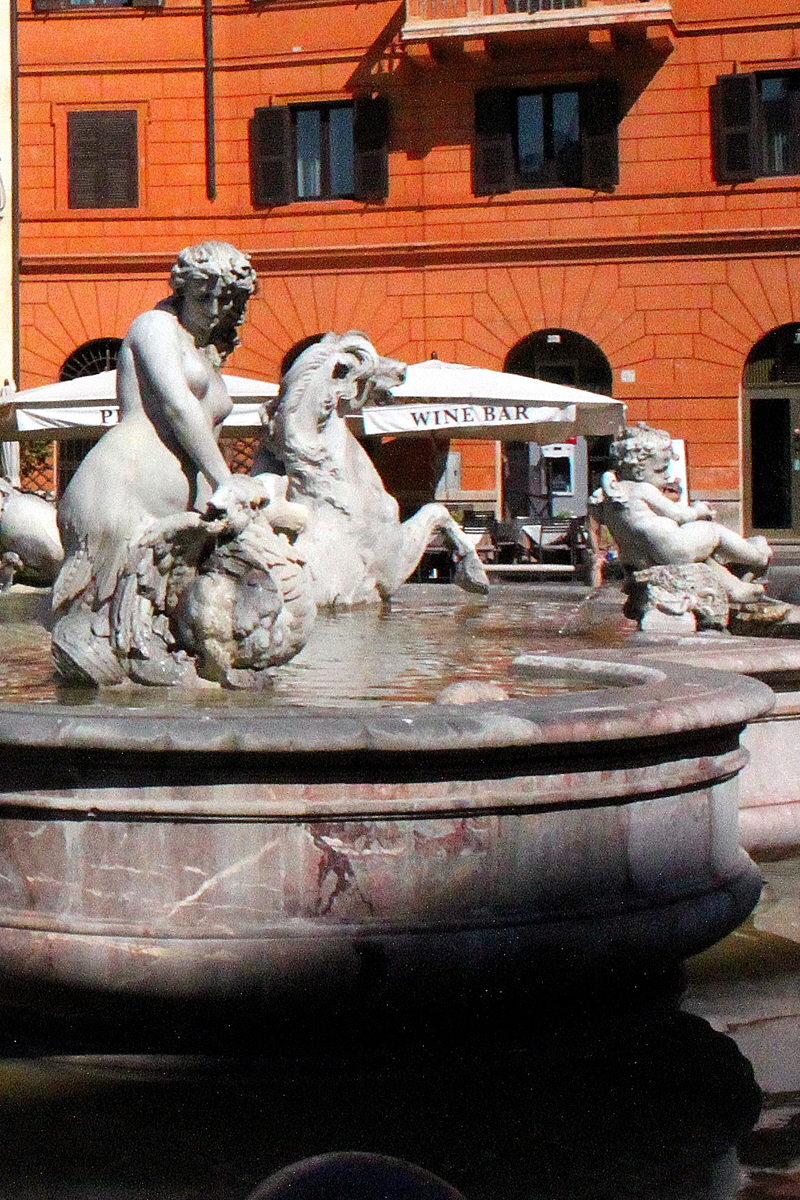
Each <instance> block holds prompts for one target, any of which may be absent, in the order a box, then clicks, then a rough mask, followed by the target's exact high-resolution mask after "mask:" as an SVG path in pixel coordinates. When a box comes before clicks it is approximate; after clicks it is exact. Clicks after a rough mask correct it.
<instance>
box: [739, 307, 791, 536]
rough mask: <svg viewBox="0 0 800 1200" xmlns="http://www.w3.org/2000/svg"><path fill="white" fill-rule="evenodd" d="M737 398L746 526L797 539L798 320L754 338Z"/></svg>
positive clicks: (755, 530)
mask: <svg viewBox="0 0 800 1200" xmlns="http://www.w3.org/2000/svg"><path fill="white" fill-rule="evenodd" d="M742 399H743V432H744V493H745V495H744V501H745V504H744V508H745V525H746V527H747V530H748V532H750V531H754V532H758V533H766V534H767V535H768V536H769V535H770V534H771V535H773V536H777V537H778V539H779V540H781V539H782V540H784V541H795V540H800V324H798V323H796V322H793V323H791V324H787V325H780V326H778V328H777V329H773V330H771V331H770V332H769V333H768V334H766V335H765V336H764V337H763V338H761V339H760V341H758V342H756V344H755V346H754V347H753V349H752V350H751V351H750V354H749V355H748V356H747V361H746V363H745V368H744V377H743V387H742Z"/></svg>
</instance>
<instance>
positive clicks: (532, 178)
mask: <svg viewBox="0 0 800 1200" xmlns="http://www.w3.org/2000/svg"><path fill="white" fill-rule="evenodd" d="M578 111H579V97H578V93H577V92H575V91H555V90H552V89H548V90H547V91H542V92H522V93H520V95H518V96H517V105H516V114H515V116H516V130H515V149H516V159H517V163H516V165H517V173H518V175H519V177H520V180H521V181H523V182H524V183H526V184H527V185H528V186H529V187H548V186H561V187H579V186H580V183H581V142H580V118H579V115H578Z"/></svg>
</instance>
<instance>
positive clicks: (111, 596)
mask: <svg viewBox="0 0 800 1200" xmlns="http://www.w3.org/2000/svg"><path fill="white" fill-rule="evenodd" d="M255 283H256V277H255V271H254V270H253V268H252V266H251V265H250V261H249V259H248V257H247V256H246V255H245V254H242V253H241V252H240V251H238V250H237V249H235V247H233V246H231V245H229V244H228V243H226V242H203V243H201V244H200V245H197V246H191V247H189V248H188V249H186V250H183V251H182V252H181V253H180V255H179V256H178V259H177V262H176V263H175V266H174V267H173V269H172V274H171V278H170V284H171V287H172V295H171V296H170V297H169V298H168V299H165V300H162V301H161V302H160V303H158V304H156V305H155V307H154V308H153V309H151V310H150V311H149V312H145V313H143V314H142V315H141V316H139V317H137V318H136V319H135V320H134V322H133V324H132V325H131V327H130V330H129V331H128V335H127V337H126V338H125V341H124V342H123V344H122V348H121V350H120V354H119V360H118V363H117V397H118V400H119V412H120V420H119V424H118V425H116V426H114V427H113V428H112V429H110V430H109V431H108V432H107V433H106V434H105V435H104V436H103V437H102V438H101V439H100V441H99V442H97V444H96V445H95V446H94V447H93V448H92V450H91V451H90V452H89V454H88V455H87V456H86V458H85V459H84V460H83V462H82V463H81V465H80V467H79V468H78V470H77V471H76V473H75V475H74V477H73V478H72V480H71V481H70V484H69V486H68V488H67V490H66V492H65V494H64V496H63V498H62V500H61V503H60V505H59V511H58V519H59V528H60V531H61V538H62V541H63V544H64V552H65V561H64V565H63V567H62V569H61V572H60V574H59V576H58V579H57V580H56V583H55V586H54V589H53V607H54V611H55V615H56V621H55V624H54V630H53V646H54V657H55V660H56V665H57V667H58V668H59V670H60V671H61V673H62V674H63V675H64V676H65V677H67V678H73V679H75V678H77V679H84V677H85V679H84V681H87V680H88V681H91V682H95V683H107V682H108V683H113V682H118V681H119V679H120V674H121V672H122V674H123V675H124V674H125V673H127V674H130V670H129V669H128V666H129V663H128V665H126V666H124V667H123V668H121V666H120V657H121V656H122V658H123V659H127V660H131V657H132V656H134V657H138V658H139V659H140V660H141V659H150V660H153V661H154V660H156V659H164V655H165V654H172V655H173V658H174V650H175V646H176V645H177V647H178V651H179V650H180V637H179V638H178V642H177V643H174V640H173V639H174V636H175V628H176V622H177V624H178V625H179V626H180V627H181V629H182V630H183V634H184V642H185V641H186V639H187V638H189V634H188V633H186V630H187V629H188V628H189V625H190V624H191V622H190V621H189V619H188V618H187V616H186V613H185V611H182V612H181V613H180V614H178V613H177V609H178V607H179V604H182V605H183V609H185V608H186V604H185V602H184V600H183V599H181V597H180V596H179V595H178V594H177V593H178V592H179V591H180V588H179V587H178V583H177V579H178V574H177V568H176V570H174V571H172V574H171V575H170V574H169V571H168V570H167V568H166V567H165V566H164V564H165V562H172V560H173V559H175V561H176V562H177V561H179V560H180V562H181V568H180V569H181V572H182V574H181V575H180V579H181V586H183V585H184V584H185V583H186V581H187V580H188V579H189V578H190V576H191V570H194V569H195V568H196V567H197V564H198V563H201V562H202V554H206V556H208V553H209V551H208V548H207V547H206V548H205V549H201V548H202V547H203V546H204V543H203V541H202V539H203V538H205V537H207V536H209V535H210V530H211V526H210V525H208V524H206V525H205V526H200V524H199V523H200V519H201V518H200V515H199V514H201V513H206V520H208V513H207V506H208V501H209V500H210V498H211V497H212V495H215V496H217V495H219V494H220V489H223V490H224V494H225V499H224V501H222V502H219V503H218V504H217V508H218V509H219V513H220V514H222V512H223V510H226V511H227V510H228V509H230V513H232V512H233V510H234V509H236V510H237V512H236V515H235V522H237V523H238V525H239V526H241V528H244V524H246V520H247V519H249V516H248V514H250V513H251V510H252V511H255V510H257V509H260V508H263V507H265V506H266V505H267V502H268V500H267V497H266V496H265V492H264V489H263V487H262V486H261V485H260V484H259V483H258V482H257V481H256V480H254V479H251V478H249V477H248V476H245V475H233V474H232V473H231V471H230V469H229V467H228V465H227V463H226V462H225V459H224V457H223V455H222V453H221V451H220V448H219V445H218V441H217V439H218V435H219V428H220V425H221V423H222V421H223V420H224V418H225V417H226V416H227V415H228V413H229V412H230V411H231V407H232V402H231V400H230V397H229V395H228V392H227V390H226V388H225V383H224V381H223V379H222V378H221V377H220V375H219V371H218V368H219V367H220V366H221V365H222V363H224V361H225V359H226V358H227V356H228V355H229V354H230V352H231V351H232V350H233V349H234V347H235V346H236V345H237V344H238V336H237V328H238V326H239V325H240V324H241V323H242V321H243V319H244V315H245V310H246V307H247V302H248V300H249V298H250V296H251V295H252V293H253V291H254V289H255ZM230 513H229V514H228V515H230ZM186 514H190V515H189V516H186ZM243 515H244V517H245V519H244V520H243ZM215 528H216V527H215ZM193 529H196V530H197V531H198V532H197V539H200V540H197V539H194V540H193V538H194V535H193V534H192V530H193ZM272 532H273V531H272V530H271V529H270V530H269V533H270V535H271V534H272ZM215 536H217V535H216V534H215ZM226 536H227V534H226ZM165 539H166V540H165ZM176 539H177V540H176ZM187 539H188V540H187ZM262 540H263V539H262ZM286 549H287V550H288V542H287V543H286ZM273 550H275V552H276V553H277V552H278V550H279V547H273ZM248 554H251V556H252V547H251V548H250V549H249V550H248ZM187 555H188V556H189V558H190V559H192V560H193V561H192V564H190V563H189V562H188V561H183V560H185V559H186V556H187ZM273 557H274V555H273ZM228 566H230V564H228ZM190 567H191V569H190ZM237 569H238V568H237ZM226 570H227V568H226ZM242 570H244V566H242ZM167 577H169V579H170V583H169V585H167V584H166V583H163V582H160V580H162V579H165V578H167ZM148 579H149V583H148V582H146V580H148ZM137 581H138V582H137ZM123 583H124V584H125V585H126V586H125V588H124V589H123V590H124V597H123V596H122V595H121V594H120V588H121V587H122V585H123ZM273 583H274V580H272V579H271V577H270V581H269V586H266V585H265V590H264V594H265V595H266V593H267V592H271V594H272V593H275V588H274V587H272V584H273ZM184 590H185V588H184ZM251 591H252V589H251ZM151 592H153V593H155V594H156V596H157V599H156V606H155V610H154V611H151V612H149V613H148V612H147V611H146V610H147V604H146V603H145V601H147V602H148V603H150V601H151V600H152V597H151V596H150V593H151ZM160 592H163V593H164V594H163V595H161V596H160V598H159V594H160ZM115 596H116V600H115ZM134 596H135V602H134ZM283 599H284V600H285V599H286V597H285V596H284V597H283ZM123 600H124V602H123ZM232 603H233V601H231V604H232ZM270 603H271V604H272V609H273V610H274V611H273V616H274V615H275V612H277V610H278V608H280V604H281V596H280V588H278V589H277V598H276V595H274V594H273V595H272V599H271V600H270ZM159 604H161V606H162V607H161V608H159ZM170 605H171V606H172V607H171V608H170ZM150 606H151V608H152V603H151V605H150ZM164 606H166V607H164ZM173 610H174V611H173ZM132 613H134V614H135V619H134V616H132V615H131V614H132ZM254 620H256V623H257V614H256V617H254ZM165 622H166V623H169V624H170V630H169V631H166V623H165ZM154 630H156V632H157V633H158V636H161V633H163V637H162V639H161V640H162V642H163V645H161V646H159V645H158V644H157V640H158V639H157V638H156V637H155V636H154V632H153V631H154ZM159 631H161V632H160V633H159ZM165 631H166V632H165ZM189 640H191V639H190V638H189ZM287 646H288V643H287ZM184 649H189V650H190V651H192V650H193V649H194V648H193V647H191V646H188V647H187V646H186V645H184ZM297 649H299V646H298V647H297ZM297 649H295V650H294V652H295V653H296V652H297ZM176 661H177V660H176ZM136 669H137V670H138V672H139V674H140V675H141V674H142V671H143V670H144V668H142V667H141V665H140V666H139V667H137V668H136ZM163 674H164V676H165V677H164V679H163V680H161V679H158V678H152V679H141V680H140V681H142V682H174V679H173V678H171V677H170V676H171V674H172V672H171V669H166V668H165V670H164V672H163ZM151 675H157V672H156V671H155V669H153V670H152V671H151Z"/></svg>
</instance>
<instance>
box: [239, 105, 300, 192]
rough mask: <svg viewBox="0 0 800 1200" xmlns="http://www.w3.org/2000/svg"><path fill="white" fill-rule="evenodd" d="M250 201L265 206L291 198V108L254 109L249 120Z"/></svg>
mask: <svg viewBox="0 0 800 1200" xmlns="http://www.w3.org/2000/svg"><path fill="white" fill-rule="evenodd" d="M250 158H251V163H252V182H253V204H254V205H255V206H256V207H265V206H267V205H274V204H289V203H290V202H291V201H292V200H293V199H294V166H295V164H294V154H293V139H292V115H291V110H290V109H289V108H287V107H286V106H285V105H277V104H276V105H273V106H272V107H271V108H257V109H256V111H255V112H254V114H253V119H252V121H251V122H250Z"/></svg>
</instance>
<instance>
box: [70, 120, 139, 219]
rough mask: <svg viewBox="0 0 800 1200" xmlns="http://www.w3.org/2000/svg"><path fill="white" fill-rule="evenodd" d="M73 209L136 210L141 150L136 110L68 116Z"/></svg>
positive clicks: (71, 204) (71, 205) (71, 202)
mask: <svg viewBox="0 0 800 1200" xmlns="http://www.w3.org/2000/svg"><path fill="white" fill-rule="evenodd" d="M67 159H68V174H69V207H70V208H136V207H137V206H138V204H139V148H138V133H137V113H136V110H135V109H130V110H129V109H124V110H122V109H115V110H108V111H104V112H71V113H68V114H67Z"/></svg>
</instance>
